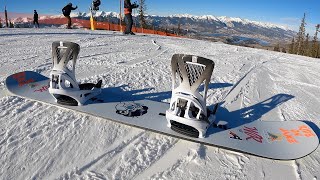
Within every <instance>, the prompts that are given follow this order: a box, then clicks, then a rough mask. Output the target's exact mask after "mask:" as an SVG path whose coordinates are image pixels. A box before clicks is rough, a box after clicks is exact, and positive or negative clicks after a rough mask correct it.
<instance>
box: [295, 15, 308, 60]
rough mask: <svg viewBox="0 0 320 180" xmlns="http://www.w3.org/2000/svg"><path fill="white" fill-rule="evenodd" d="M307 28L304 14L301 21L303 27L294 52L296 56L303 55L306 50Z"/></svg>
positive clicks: (300, 29)
mask: <svg viewBox="0 0 320 180" xmlns="http://www.w3.org/2000/svg"><path fill="white" fill-rule="evenodd" d="M305 26H306V13H304V14H303V18H302V20H301V25H300V28H299V32H298V34H297V36H298V37H297V42H296V44H295V48H294V51H295V52H296V54H300V55H303V54H304V51H305V48H304V37H305V32H306V29H305Z"/></svg>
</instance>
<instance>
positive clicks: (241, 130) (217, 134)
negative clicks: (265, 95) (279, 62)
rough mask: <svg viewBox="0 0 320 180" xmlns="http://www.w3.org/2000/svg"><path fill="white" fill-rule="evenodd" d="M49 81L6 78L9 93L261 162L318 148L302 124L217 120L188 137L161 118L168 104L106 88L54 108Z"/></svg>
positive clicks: (34, 76) (29, 75)
mask: <svg viewBox="0 0 320 180" xmlns="http://www.w3.org/2000/svg"><path fill="white" fill-rule="evenodd" d="M48 83H49V79H48V78H47V77H45V76H42V75H41V74H39V73H36V72H31V71H26V72H20V73H17V74H13V75H11V76H9V77H7V79H6V86H7V89H8V91H9V92H11V93H12V94H13V95H16V96H19V97H23V98H27V99H31V100H35V101H40V102H43V103H48V104H51V105H55V106H58V107H62V108H67V109H71V110H75V111H78V112H82V113H86V114H90V115H92V116H97V117H101V118H105V119H108V120H112V121H115V122H119V123H123V124H126V125H130V126H134V127H138V128H142V129H146V130H149V131H153V132H157V133H162V134H166V135H169V136H173V137H176V138H181V139H184V140H188V141H193V142H197V143H202V144H206V145H210V146H217V147H221V148H226V149H230V150H235V151H239V152H244V153H248V154H252V155H256V156H261V157H265V158H270V159H278V160H292V159H298V158H301V157H304V156H306V155H308V154H310V153H312V152H313V151H314V150H315V149H316V148H317V147H318V144H319V139H318V136H317V135H316V133H315V132H314V131H313V129H312V128H310V126H308V125H307V124H306V123H304V122H302V121H290V122H288V121H253V122H250V123H243V124H234V125H232V124H229V125H227V126H226V125H225V124H223V123H221V122H219V123H215V124H214V125H213V126H212V127H210V128H209V130H208V132H207V136H206V138H203V139H199V138H192V137H188V136H185V135H182V134H179V133H177V132H175V131H172V130H171V129H170V128H168V127H167V121H166V118H165V116H163V114H164V113H165V111H166V110H167V109H168V107H169V104H166V103H161V102H155V101H150V100H138V101H130V98H126V97H123V96H122V94H117V93H116V92H114V91H113V90H112V88H105V89H103V90H102V94H100V95H99V96H97V98H95V99H92V100H89V102H88V103H87V104H86V105H84V106H63V105H59V104H57V103H56V102H55V99H54V98H53V97H52V96H51V94H49V91H48ZM135 110H136V111H135ZM161 113H162V115H161ZM218 114H219V110H218ZM316 131H318V130H316Z"/></svg>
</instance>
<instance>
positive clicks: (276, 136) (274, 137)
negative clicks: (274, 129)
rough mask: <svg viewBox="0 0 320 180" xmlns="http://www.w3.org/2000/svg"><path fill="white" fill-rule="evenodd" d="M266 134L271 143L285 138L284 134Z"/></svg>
mask: <svg viewBox="0 0 320 180" xmlns="http://www.w3.org/2000/svg"><path fill="white" fill-rule="evenodd" d="M265 134H266V137H267V140H268V142H269V143H273V142H279V141H282V140H283V138H284V137H283V135H282V134H275V133H270V132H266V133H265Z"/></svg>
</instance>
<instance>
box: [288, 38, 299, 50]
mask: <svg viewBox="0 0 320 180" xmlns="http://www.w3.org/2000/svg"><path fill="white" fill-rule="evenodd" d="M294 47H295V42H294V37H293V38H292V41H291V44H290V45H289V53H290V54H296V53H297V52H295V51H294V49H295V48H294Z"/></svg>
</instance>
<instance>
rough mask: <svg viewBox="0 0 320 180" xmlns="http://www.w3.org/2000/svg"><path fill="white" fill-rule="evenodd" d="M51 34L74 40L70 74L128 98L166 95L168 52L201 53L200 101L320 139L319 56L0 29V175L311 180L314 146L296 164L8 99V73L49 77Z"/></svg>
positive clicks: (317, 163)
mask: <svg viewBox="0 0 320 180" xmlns="http://www.w3.org/2000/svg"><path fill="white" fill-rule="evenodd" d="M57 40H68V41H73V42H76V43H78V44H79V45H80V46H81V51H80V55H79V56H80V59H79V61H78V64H77V69H76V76H77V78H78V80H79V81H81V82H88V81H95V80H97V79H102V80H103V85H104V88H110V89H111V90H112V91H114V92H116V93H118V94H119V96H123V97H134V98H135V99H151V100H155V101H164V102H169V100H170V87H171V82H170V73H171V72H170V59H171V56H172V55H173V54H175V53H187V54H195V55H200V56H204V57H207V58H210V59H212V60H214V61H215V63H216V67H215V70H214V73H213V78H212V81H211V83H210V85H209V87H210V90H209V91H208V94H209V98H208V102H207V103H208V105H209V106H212V105H213V104H215V103H217V102H221V103H222V102H223V103H222V107H221V108H220V109H219V114H218V118H219V119H233V120H235V121H254V120H259V119H260V120H266V121H269V120H272V121H295V120H305V121H309V122H313V123H314V124H315V131H316V132H317V134H318V136H320V133H319V129H318V127H319V126H320V121H319V120H320V116H319V107H320V97H319V96H318V94H319V92H320V75H319V72H320V61H319V60H318V59H313V58H308V57H302V56H296V55H288V54H283V53H277V52H272V51H264V50H258V49H251V48H244V47H237V46H231V45H226V44H222V43H213V42H206V41H199V40H192V39H185V38H170V37H162V36H155V35H146V36H139V35H138V36H123V35H122V34H121V33H119V32H108V31H94V32H92V31H88V30H80V29H78V30H65V29H1V30H0V54H1V56H0V67H1V71H0V153H1V154H0V163H1V164H2V168H0V179H304V180H310V179H319V178H320V170H319V167H320V149H319V148H318V149H317V150H316V151H315V152H313V153H312V154H311V155H309V156H306V157H304V158H302V159H298V160H295V161H275V160H269V159H265V158H259V157H255V156H251V155H247V154H242V153H238V152H234V151H228V150H224V149H220V148H216V147H211V146H205V145H201V144H196V143H192V142H188V141H184V140H179V139H176V138H171V137H168V136H164V135H160V134H156V133H152V132H148V131H144V130H141V129H137V128H133V127H129V126H125V125H122V124H118V123H114V122H111V121H108V120H105V119H100V118H96V117H92V116H89V115H85V114H79V113H75V112H73V111H67V110H63V109H59V108H56V107H51V106H48V105H45V104H42V103H38V102H33V101H29V100H25V99H22V98H18V97H14V96H10V95H9V94H8V93H7V92H6V90H5V87H4V80H5V78H6V77H7V76H8V75H10V74H13V73H15V72H19V71H24V70H32V71H37V72H40V73H41V74H43V75H46V76H48V75H49V73H50V68H51V43H52V42H53V41H57ZM230 90H231V91H230ZM229 92H230V93H229ZM279 151H281V150H280V149H279Z"/></svg>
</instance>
